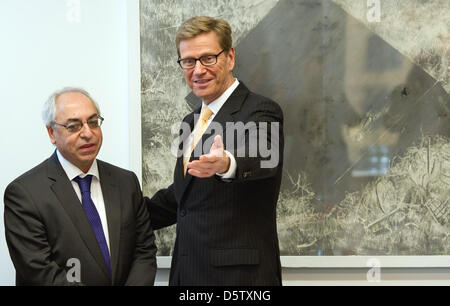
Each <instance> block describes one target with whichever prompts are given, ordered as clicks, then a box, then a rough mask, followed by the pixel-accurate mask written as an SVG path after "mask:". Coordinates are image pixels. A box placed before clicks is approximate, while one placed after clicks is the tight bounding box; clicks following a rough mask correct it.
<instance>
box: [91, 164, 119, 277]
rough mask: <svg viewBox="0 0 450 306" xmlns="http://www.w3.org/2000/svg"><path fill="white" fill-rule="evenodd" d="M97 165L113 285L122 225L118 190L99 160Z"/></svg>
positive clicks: (107, 170)
mask: <svg viewBox="0 0 450 306" xmlns="http://www.w3.org/2000/svg"><path fill="white" fill-rule="evenodd" d="M97 165H98V172H99V176H100V186H101V187H102V194H103V200H104V202H105V210H106V218H107V220H108V232H109V245H110V257H111V271H112V274H113V275H112V281H113V284H114V280H115V277H116V272H117V271H118V264H119V247H120V246H119V244H120V225H121V224H122V222H121V211H122V210H121V203H120V190H119V186H118V185H117V183H116V182H115V180H114V178H113V176H112V175H111V172H110V171H109V169H108V168H107V166H106V165H105V164H104V163H103V162H102V161H100V160H97Z"/></svg>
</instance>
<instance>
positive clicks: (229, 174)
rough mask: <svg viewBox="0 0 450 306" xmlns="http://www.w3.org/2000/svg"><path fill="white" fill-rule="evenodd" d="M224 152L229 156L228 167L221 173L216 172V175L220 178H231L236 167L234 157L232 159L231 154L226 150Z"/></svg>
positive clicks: (233, 176)
mask: <svg viewBox="0 0 450 306" xmlns="http://www.w3.org/2000/svg"><path fill="white" fill-rule="evenodd" d="M225 153H226V154H227V155H228V157H229V158H230V167H229V168H228V171H227V172H225V173H222V174H220V173H216V175H217V176H219V177H220V178H222V179H233V178H235V176H236V168H237V165H236V159H234V156H233V154H231V153H230V152H228V151H227V150H225Z"/></svg>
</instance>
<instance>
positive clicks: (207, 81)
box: [194, 79, 211, 86]
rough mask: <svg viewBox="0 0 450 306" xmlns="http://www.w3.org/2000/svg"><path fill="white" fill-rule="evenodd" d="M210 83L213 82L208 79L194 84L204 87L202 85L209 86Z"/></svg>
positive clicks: (196, 81)
mask: <svg viewBox="0 0 450 306" xmlns="http://www.w3.org/2000/svg"><path fill="white" fill-rule="evenodd" d="M210 81H211V80H210V79H208V80H195V81H194V83H195V84H196V85H199V86H202V85H206V84H208V83H209V82H210Z"/></svg>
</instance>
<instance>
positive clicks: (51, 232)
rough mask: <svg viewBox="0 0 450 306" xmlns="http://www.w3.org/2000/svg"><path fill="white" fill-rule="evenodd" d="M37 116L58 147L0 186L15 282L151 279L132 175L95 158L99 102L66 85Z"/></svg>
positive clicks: (144, 214) (150, 244)
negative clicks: (40, 115) (41, 116)
mask: <svg viewBox="0 0 450 306" xmlns="http://www.w3.org/2000/svg"><path fill="white" fill-rule="evenodd" d="M42 115H43V119H44V121H45V125H46V128H47V131H48V135H49V137H50V141H51V142H52V143H53V144H54V145H55V146H56V150H55V152H54V154H53V155H52V156H51V157H50V158H49V159H47V160H45V161H44V162H43V163H41V164H40V165H38V166H36V167H35V168H33V169H31V170H30V171H28V172H26V173H25V174H23V175H21V176H20V177H19V178H17V179H16V180H14V181H13V182H12V183H11V184H9V186H8V187H7V188H6V191H5V212H4V221H5V234H6V241H7V244H8V248H9V252H10V255H11V259H12V261H13V263H14V267H15V269H16V285H102V286H107V285H153V283H154V278H155V273H156V246H155V243H154V241H155V237H154V234H153V230H152V228H151V225H150V219H149V215H148V211H147V207H146V206H145V204H144V201H143V197H142V193H141V189H140V185H139V182H138V180H137V178H136V175H135V174H134V173H133V172H130V171H127V170H124V169H121V168H118V167H115V166H113V165H111V164H108V163H105V162H103V161H101V160H97V159H96V157H97V154H98V152H99V151H100V147H101V145H102V140H103V136H102V130H101V127H100V126H101V124H102V122H103V117H102V116H101V115H100V109H99V107H98V105H97V103H96V102H95V101H94V100H93V99H92V98H91V96H90V95H89V93H87V92H86V91H85V90H83V89H80V88H64V89H62V90H60V91H57V92H55V93H53V94H52V95H51V96H50V97H49V99H48V100H47V102H46V104H45V107H44V110H43V113H42Z"/></svg>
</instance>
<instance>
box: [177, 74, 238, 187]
mask: <svg viewBox="0 0 450 306" xmlns="http://www.w3.org/2000/svg"><path fill="white" fill-rule="evenodd" d="M238 85H239V81H238V79H234V83H233V84H232V85H231V86H230V87H228V89H227V90H225V92H224V93H223V94H222V95H221V96H220V97H218V98H217V99H216V100H214V101H212V102H211V103H209V104H206V103H205V102H203V101H202V109H203V107H205V106H208V108H209V109H210V110H211V111H212V115H211V117H209V120H208V123H207V126H206V128H208V126H209V125H210V123H211V121H213V119H214V117H215V116H216V114H217V113H218V112H219V110H220V109H221V108H222V106H223V105H224V104H225V102H226V101H227V100H228V98H229V97H230V96H231V94H232V93H233V91H234V90H235V89H236V88H237V87H238ZM222 140H223V139H222ZM192 141H193V133H191V135H189V138H188V142H187V146H186V148H191V146H192ZM187 153H189V152H188V150H186V151H185V153H184V155H186V154H187ZM225 153H226V154H227V155H228V157H229V158H230V167H229V168H228V171H227V172H226V173H223V174H220V173H216V175H218V176H220V177H221V178H223V179H230V178H234V177H235V175H236V168H237V164H236V159H235V158H234V156H233V154H231V153H230V152H228V151H227V150H225Z"/></svg>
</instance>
